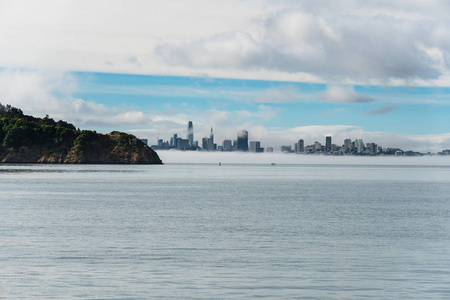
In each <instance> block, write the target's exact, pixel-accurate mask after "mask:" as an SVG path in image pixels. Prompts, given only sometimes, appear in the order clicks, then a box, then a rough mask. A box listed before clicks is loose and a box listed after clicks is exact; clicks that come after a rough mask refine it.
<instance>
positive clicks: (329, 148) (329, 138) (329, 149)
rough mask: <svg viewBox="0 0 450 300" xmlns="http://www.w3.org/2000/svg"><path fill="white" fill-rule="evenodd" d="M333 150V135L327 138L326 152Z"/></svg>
mask: <svg viewBox="0 0 450 300" xmlns="http://www.w3.org/2000/svg"><path fill="white" fill-rule="evenodd" d="M330 152H331V136H327V137H326V138H325V153H330Z"/></svg>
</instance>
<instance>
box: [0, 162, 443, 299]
mask: <svg viewBox="0 0 450 300" xmlns="http://www.w3.org/2000/svg"><path fill="white" fill-rule="evenodd" d="M0 234H1V237H0V299H253V298H267V299H363V298H372V299H448V298H450V167H449V166H448V165H435V164H434V165H423V164H422V165H414V164H407V165H379V164H277V165H270V164H268V163H267V164H261V163H256V164H250V163H247V164H243V163H239V164H232V163H222V165H221V166H219V165H218V164H217V163H195V164H188V163H168V164H165V165H160V166H153V165H150V166H130V165H127V166H122V165H1V166H0Z"/></svg>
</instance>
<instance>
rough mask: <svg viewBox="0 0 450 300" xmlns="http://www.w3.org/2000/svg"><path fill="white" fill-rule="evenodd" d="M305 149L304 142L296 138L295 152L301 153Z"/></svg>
mask: <svg viewBox="0 0 450 300" xmlns="http://www.w3.org/2000/svg"><path fill="white" fill-rule="evenodd" d="M304 151H305V143H304V142H303V140H302V139H300V140H298V143H297V153H303V152H304Z"/></svg>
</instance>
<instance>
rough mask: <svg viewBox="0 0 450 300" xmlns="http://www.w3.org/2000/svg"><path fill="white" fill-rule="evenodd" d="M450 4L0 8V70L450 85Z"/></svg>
mask: <svg viewBox="0 0 450 300" xmlns="http://www.w3.org/2000/svg"><path fill="white" fill-rule="evenodd" d="M448 13H449V6H448V3H447V2H446V1H437V0H435V1H426V2H424V1H407V0H396V1H372V2H370V1H362V0H347V1H323V0H317V1H313V2H312V1H307V0H297V1H271V0H249V1H238V0H227V1H225V0H219V1H208V0H198V1H195V2H190V1H183V0H171V1H156V0H155V1H127V2H126V3H125V2H123V1H119V0H108V1H106V0H99V1H95V2H92V1H87V0H77V1H63V2H61V1H56V0H47V1H39V2H36V1H31V0H29V1H27V0H24V1H8V0H7V1H2V2H1V4H0V37H1V38H0V67H19V68H44V69H58V70H63V71H67V70H69V71H73V70H81V71H100V72H115V73H136V74H171V75H187V76H191V75H197V76H199V75H200V74H206V75H207V76H213V77H227V78H254V79H270V80H288V81H312V82H326V83H332V84H355V83H360V84H361V83H362V84H401V85H404V84H408V85H418V84H420V85H423V84H425V85H433V84H439V85H446V86H449V85H450V72H449V70H448V69H449V68H448V66H449V61H450V40H449V39H448V29H447V28H449V27H450V21H449V18H448Z"/></svg>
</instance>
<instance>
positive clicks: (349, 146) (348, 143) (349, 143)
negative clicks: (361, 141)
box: [344, 139, 353, 153]
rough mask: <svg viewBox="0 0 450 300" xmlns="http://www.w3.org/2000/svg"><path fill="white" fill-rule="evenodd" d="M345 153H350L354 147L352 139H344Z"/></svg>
mask: <svg viewBox="0 0 450 300" xmlns="http://www.w3.org/2000/svg"><path fill="white" fill-rule="evenodd" d="M344 149H345V153H349V152H350V151H351V150H352V149H353V144H352V140H351V139H345V140H344Z"/></svg>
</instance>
